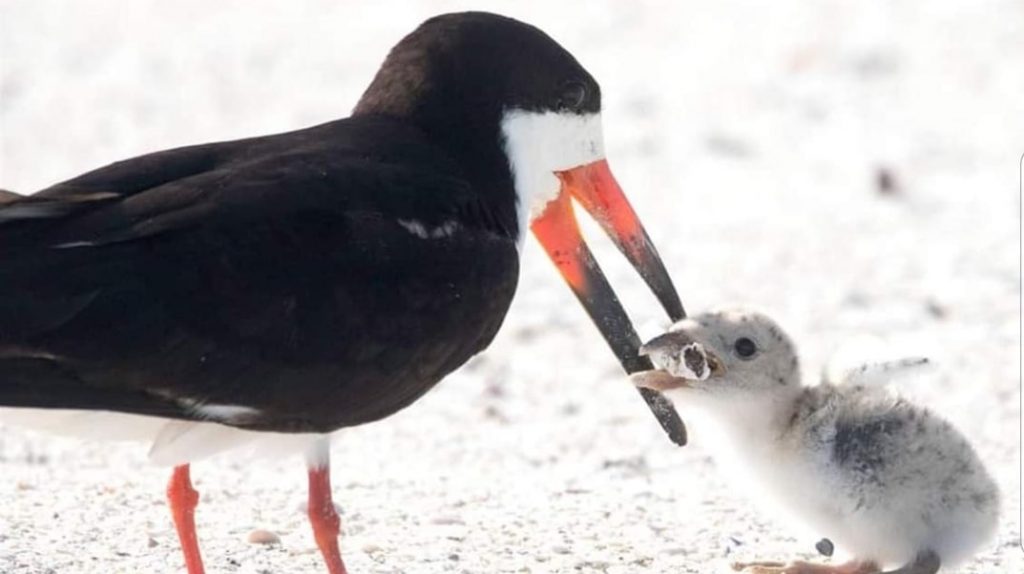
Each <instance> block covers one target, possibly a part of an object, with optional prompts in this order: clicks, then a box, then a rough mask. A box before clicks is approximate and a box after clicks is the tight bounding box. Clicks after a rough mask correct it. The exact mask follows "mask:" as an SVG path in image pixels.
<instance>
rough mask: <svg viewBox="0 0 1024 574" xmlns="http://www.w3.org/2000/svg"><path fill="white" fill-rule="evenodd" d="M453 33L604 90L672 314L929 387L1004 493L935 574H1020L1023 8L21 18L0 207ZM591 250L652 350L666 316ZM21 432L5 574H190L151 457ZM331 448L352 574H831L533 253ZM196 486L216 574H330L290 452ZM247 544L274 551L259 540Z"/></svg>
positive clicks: (1, 38)
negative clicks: (814, 562) (979, 531)
mask: <svg viewBox="0 0 1024 574" xmlns="http://www.w3.org/2000/svg"><path fill="white" fill-rule="evenodd" d="M467 8H476V9H487V10H491V11H496V12H501V13H504V14H507V15H510V16H513V17H517V18H519V19H522V20H525V21H528V22H530V23H532V24H535V25H537V26H539V27H540V28H542V29H543V30H545V31H547V32H548V33H549V34H550V35H551V36H553V37H554V38H555V39H556V40H558V41H559V42H561V43H562V44H563V45H564V46H565V47H566V48H567V49H569V50H570V51H571V52H572V53H573V54H575V55H576V56H577V58H578V59H579V60H580V62H581V63H582V64H583V65H584V66H586V67H587V68H588V69H589V70H590V71H591V72H592V73H593V75H594V76H595V77H596V78H597V79H598V80H599V81H600V82H601V86H602V90H603V97H604V106H603V109H604V111H603V117H604V122H605V139H606V144H607V149H608V157H609V162H610V163H611V165H612V168H613V169H614V171H615V174H616V176H617V178H618V180H619V182H620V183H621V184H622V186H623V188H624V190H625V191H626V193H627V194H628V195H629V197H630V199H631V201H632V202H633V205H634V207H635V208H636V211H637V212H638V214H639V215H640V217H641V219H642V220H643V221H644V224H645V225H646V227H647V229H648V231H649V232H650V234H651V236H652V238H653V240H654V242H655V243H656V244H657V246H658V249H659V251H660V253H661V255H662V257H663V258H664V260H665V263H666V265H667V266H668V268H669V271H670V273H671V274H672V277H673V279H674V281H675V283H676V286H677V287H678V289H679V292H680V294H681V296H682V298H683V302H684V303H685V304H686V306H687V309H688V310H690V311H698V310H702V309H707V308H711V307H718V306H722V305H734V304H746V305H751V306H755V307H758V308H762V309H765V310H767V311H768V312H769V313H771V314H772V315H773V316H775V317H776V318H778V320H779V321H780V323H781V324H782V325H783V326H784V327H785V328H786V329H787V330H788V331H789V332H790V334H791V335H792V336H793V338H794V339H795V340H796V341H797V343H798V345H799V348H800V350H801V354H802V360H803V365H804V376H805V378H806V379H807V380H808V381H815V380H817V378H818V377H819V373H820V371H821V368H822V366H823V365H824V364H825V362H826V361H827V360H828V358H829V357H830V356H831V355H832V354H833V353H835V352H836V351H837V350H840V349H842V348H848V347H849V345H858V347H856V348H863V349H864V351H863V352H864V353H869V350H868V346H869V345H868V342H871V343H872V344H873V345H874V346H875V347H876V348H880V349H882V350H883V351H886V352H903V351H906V352H908V353H920V354H925V355H927V356H928V357H930V358H932V359H933V360H934V361H935V363H936V367H935V368H934V369H933V370H932V371H931V372H930V373H929V374H928V376H927V377H921V378H919V379H912V380H908V381H906V382H904V383H901V385H900V386H899V390H900V391H901V392H903V393H905V394H906V395H908V396H910V397H912V398H913V400H915V401H916V402H919V403H921V404H925V405H927V406H929V407H931V408H932V409H934V410H935V411H936V412H938V413H941V414H942V415H943V416H945V417H946V418H948V419H949V420H951V421H953V422H954V423H955V425H956V426H957V427H958V428H960V429H961V430H962V431H963V432H964V433H965V434H966V435H967V436H968V437H969V438H970V439H971V440H972V442H973V443H974V445H975V446H976V448H977V450H978V452H979V454H980V455H981V457H982V459H983V460H984V461H985V462H986V464H987V465H988V466H989V469H990V470H991V472H992V474H993V476H994V477H995V478H996V479H997V481H998V483H999V485H1000V487H1001V490H1002V513H1001V518H1000V527H999V529H998V533H997V536H996V538H995V539H994V540H993V541H992V542H991V543H990V544H989V545H988V546H987V547H986V548H984V550H983V551H981V552H980V553H979V554H978V555H977V556H976V557H975V558H974V559H973V560H971V561H970V562H968V563H966V564H963V565H961V566H959V567H957V568H955V569H952V570H950V572H959V573H961V574H1003V573H1011V572H1021V571H1024V553H1022V551H1021V548H1020V538H1021V530H1020V529H1021V524H1020V515H1021V512H1020V490H1021V488H1020V487H1021V479H1020V476H1021V459H1020V446H1021V445H1020V428H1021V392H1020V385H1021V379H1020V367H1021V365H1020V350H1021V339H1020V325H1021V307H1020V305H1021V304H1020V291H1021V279H1020V277H1021V276H1020V247H1019V246H1020V242H1019V237H1020V235H1019V234H1020V218H1019V213H1020V209H1021V200H1020V187H1019V186H1020V182H1019V173H1020V172H1019V170H1020V161H1021V154H1022V153H1024V66H1022V65H1021V62H1022V61H1024V5H1022V4H1021V3H1020V2H1015V1H1012V0H983V1H980V2H969V1H966V0H962V1H952V0H943V1H939V2H930V3H910V2H903V1H899V2H850V1H837V0H828V1H825V2H819V3H814V4H812V3H804V2H798V1H796V0H783V1H780V2H773V3H765V4H759V3H754V2H745V1H742V0H726V1H724V2H717V3H711V2H681V3H668V2H664V3H663V2H654V1H641V2H628V3H627V2H615V1H612V0H605V1H600V2H558V3H555V2H515V3H513V2H455V1H434V2H425V1H423V2H398V1H380V2H331V1H328V0H319V1H297V2H269V1H259V2H252V1H250V2H242V1H236V0H233V1H224V2H216V3H214V2H208V1H200V0H183V1H178V2H173V3H172V2H156V1H138V2H114V1H110V0H99V1H96V0H94V1H90V2H70V1H55V0H5V1H4V2H2V3H0V188H4V189H11V190H15V191H18V192H23V193H30V192H33V191H35V190H38V189H40V188H43V187H45V186H47V185H49V184H52V183H55V182H58V181H61V180H63V179H66V178H69V177H71V176H74V175H77V174H79V173H81V172H83V171H85V170H88V169H90V168H94V167H98V166H101V165H105V164H108V163H110V162H112V161H116V160H119V159H123V158H127V157H131V156H134V155H138V154H141V153H145V152H149V151H155V150H159V149H165V148H169V147H174V146H179V145H185V144H192V143H200V142H207V141H216V140H225V139H233V138H240V137H245V136H251V135H260V134H267V133H274V132H280V131H286V130H289V129H295V128H298V127H303V126H308V125H312V124H315V123H319V122H323V121H327V120H330V119H335V118H339V117H343V116H346V115H347V114H348V112H349V110H350V109H351V107H352V105H353V104H354V103H355V102H356V100H357V99H358V97H359V94H360V93H361V91H362V90H363V89H364V87H365V86H366V84H367V83H368V82H369V80H370V78H371V77H372V75H373V72H374V71H375V70H376V68H377V66H378V65H379V64H380V62H381V60H382V59H383V57H384V55H385V54H386V52H387V50H388V48H389V47H390V46H391V45H392V44H394V43H395V42H396V41H398V39H400V38H401V37H402V36H403V35H404V34H405V33H407V32H408V31H410V30H412V29H413V28H414V27H415V26H416V25H417V24H418V23H419V22H420V21H422V20H423V19H425V18H427V17H429V16H431V15H434V14H437V13H441V12H447V11H453V10H462V9H467ZM585 231H586V233H587V236H588V238H589V240H590V242H591V245H592V246H593V247H594V249H595V251H596V253H597V256H598V259H599V260H600V261H601V264H602V266H603V268H604V269H605V272H606V274H607V275H608V277H609V279H610V281H611V282H612V284H613V285H614V286H615V288H616V290H617V292H618V293H619V295H620V297H621V298H622V300H623V302H624V304H625V305H626V307H627V309H628V310H629V311H630V313H631V316H632V318H633V320H634V323H635V324H636V326H637V328H638V329H639V330H640V332H641V334H642V336H644V337H645V338H646V337H651V336H654V335H656V334H658V333H659V332H660V331H661V330H662V329H663V328H664V327H666V326H667V324H666V319H665V317H664V315H663V314H662V312H661V311H660V309H659V307H658V305H657V302H656V301H655V300H654V299H653V297H651V296H650V295H648V294H647V291H646V289H645V288H644V286H643V285H642V283H641V282H640V280H639V278H638V277H637V276H636V275H635V273H634V272H633V270H632V269H631V268H630V267H629V265H628V264H627V263H626V261H625V260H624V259H623V258H622V257H621V256H620V255H619V254H618V253H617V252H616V251H615V249H614V247H613V246H612V245H611V243H610V242H609V241H608V240H607V239H605V238H604V237H602V236H601V233H600V231H599V230H598V229H597V228H596V227H595V226H594V225H591V224H589V222H588V223H587V225H585ZM865 358H870V357H867V356H866V357H865ZM3 422H4V421H3V420H2V419H0V574H50V573H54V574H67V573H135V572H184V566H183V562H182V559H181V555H180V552H179V550H178V542H177V538H176V536H175V533H174V529H173V527H172V524H171V521H170V517H169V515H168V513H167V508H166V504H165V501H164V487H165V482H166V480H167V478H168V476H169V469H166V468H163V467H159V466H155V465H152V464H150V463H149V462H148V461H147V458H146V455H147V449H148V445H145V444H138V443H103V442H93V441H88V440H81V439H79V438H75V437H58V436H53V435H50V434H44V433H39V432H35V431H32V430H26V429H22V428H20V427H16V426H10V425H4V424H3ZM257 454H258V453H257ZM332 456H333V467H332V472H333V475H334V480H335V483H334V484H335V486H334V497H335V500H336V501H337V502H338V504H339V505H340V508H341V512H342V521H343V529H344V531H345V535H344V537H343V539H342V546H343V551H344V553H345V557H346V562H347V564H348V566H349V568H350V571H351V572H353V573H354V574H355V573H360V574H371V573H373V574H378V573H379V574H390V573H395V574H397V573H408V574H419V573H435V572H436V573H448V572H450V573H459V574H463V573H464V574H491V573H499V572H509V573H513V572H514V573H582V574H588V573H606V574H626V573H630V574H632V573H643V574H648V573H649V574H659V573H664V574H669V573H672V574H677V573H707V572H729V571H730V569H729V564H730V562H732V561H734V560H750V559H755V558H761V559H782V560H785V559H791V558H814V557H815V554H816V553H815V551H814V542H815V540H816V539H815V538H813V537H808V536H805V535H803V534H801V533H800V532H799V531H797V530H795V529H793V528H791V526H790V525H788V524H786V523H783V522H778V521H776V520H775V519H774V518H773V517H772V516H769V515H767V514H765V513H763V512H761V511H760V510H759V509H758V508H757V507H756V505H754V504H752V503H751V501H749V500H748V499H746V498H745V497H744V496H743V493H742V492H738V491H736V490H735V489H733V487H732V486H731V483H730V482H729V481H728V480H727V477H725V476H723V475H722V474H721V473H720V472H718V470H716V468H715V465H714V463H713V460H712V456H713V453H711V452H709V451H708V450H706V449H705V448H704V447H703V446H702V442H701V437H700V436H699V434H696V433H695V434H693V435H692V436H691V442H690V444H689V445H688V446H686V447H685V448H678V447H676V446H674V445H673V444H671V443H670V442H669V441H668V439H667V438H666V437H665V435H664V434H663V433H662V432H661V430H660V429H659V428H658V426H657V424H656V423H655V421H654V419H653V418H652V417H651V415H650V414H649V412H648V411H647V409H646V408H645V407H644V405H643V403H642V402H641V401H640V399H639V398H638V397H637V394H636V391H635V390H634V389H633V388H632V387H631V385H630V384H629V381H628V379H627V378H626V377H625V376H624V375H623V374H622V372H621V369H620V367H619V365H618V364H617V362H616V361H615V358H614V356H613V355H612V353H611V352H610V351H609V350H608V349H607V348H606V347H605V345H604V343H603V341H602V340H601V338H600V335H599V333H598V331H597V330H596V329H595V328H594V327H593V325H592V324H590V322H589V321H588V319H587V317H586V315H585V314H584V312H583V310H582V308H581V307H580V306H579V305H578V304H577V303H576V301H575V300H574V299H573V297H572V294H571V292H570V291H569V290H568V289H567V288H565V286H564V284H563V282H562V280H561V279H560V278H559V277H558V274H557V273H556V272H555V270H554V268H553V267H552V265H551V263H550V262H549V261H548V260H547V258H546V257H545V256H544V254H543V253H542V252H541V250H540V249H539V248H538V246H537V245H536V243H535V242H534V241H532V240H529V241H527V247H526V249H525V253H524V258H523V269H522V276H521V279H520V283H519V290H518V293H517V296H516V300H515V302H514V304H513V306H512V309H511V310H510V311H509V314H508V317H507V319H506V321H505V324H504V326H503V328H502V331H501V333H500V334H499V336H498V338H497V340H496V341H495V342H494V344H493V345H492V346H491V347H490V348H489V349H488V350H487V351H486V352H485V353H484V354H482V355H480V356H478V357H476V358H474V359H473V360H472V361H471V362H470V363H468V364H467V365H465V366H464V367H463V368H462V369H461V370H460V371H458V372H456V373H455V374H453V375H451V376H450V377H449V378H448V379H446V380H445V381H444V382H443V383H441V384H440V385H439V386H438V387H437V388H436V389H435V390H434V391H432V392H430V393H429V394H428V395H427V396H426V397H424V398H423V399H422V400H420V401H419V402H417V403H416V404H415V405H413V406H412V407H410V408H408V409H407V410H405V411H402V412H400V413H398V414H397V415H395V416H393V417H391V418H388V419H386V420H384V421H381V422H378V423H374V424H370V425H366V426H363V427H358V428H352V429H347V430H344V431H342V432H339V433H338V434H337V435H336V436H335V439H334V442H333V448H332ZM193 477H194V480H195V484H196V488H197V489H198V490H199V491H200V492H201V505H200V507H199V509H198V511H197V522H198V528H199V533H200V540H201V544H202V548H203V552H204V556H205V559H206V563H207V568H208V572H210V573H211V574H219V573H240V574H257V573H259V574H264V573H284V572H288V573H299V572H302V573H320V572H324V570H323V567H322V564H321V559H320V556H319V553H318V552H317V551H316V546H315V543H314V542H313V538H312V535H311V532H310V530H309V526H308V523H307V521H306V517H305V515H304V513H303V502H304V500H305V496H306V484H305V480H306V476H305V470H304V467H303V465H302V460H301V457H299V456H290V457H272V458H270V459H267V458H266V457H259V456H251V455H250V454H247V453H242V452H239V453H228V454H226V455H223V456H218V457H215V458H212V459H210V460H207V461H203V462H200V463H198V464H196V465H195V466H194V468H193ZM254 529H265V530H269V531H272V532H274V533H276V534H277V535H278V536H279V537H280V542H279V543H277V544H269V545H263V544H252V543H250V542H248V541H247V537H248V535H249V533H250V532H251V531H252V530H254ZM944 571H945V570H944Z"/></svg>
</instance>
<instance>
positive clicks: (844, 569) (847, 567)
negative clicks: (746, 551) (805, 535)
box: [732, 561, 880, 574]
mask: <svg viewBox="0 0 1024 574" xmlns="http://www.w3.org/2000/svg"><path fill="white" fill-rule="evenodd" d="M732 569H733V570H736V571H737V572H743V573H744V574H879V572H880V570H879V569H878V566H876V565H874V564H872V563H871V562H858V561H853V562H847V563H845V564H838V565H829V564H814V563H812V562H802V561H796V562H790V563H788V564H784V563H782V562H736V563H734V564H733V565H732Z"/></svg>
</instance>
